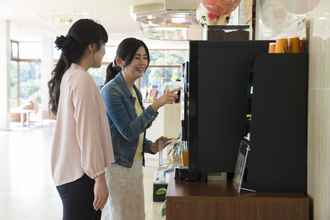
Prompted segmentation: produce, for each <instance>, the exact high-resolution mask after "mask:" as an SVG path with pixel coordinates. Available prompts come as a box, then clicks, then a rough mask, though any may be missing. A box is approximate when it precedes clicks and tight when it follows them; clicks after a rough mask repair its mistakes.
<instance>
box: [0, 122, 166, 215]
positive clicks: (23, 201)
mask: <svg viewBox="0 0 330 220" xmlns="http://www.w3.org/2000/svg"><path fill="white" fill-rule="evenodd" d="M51 135H52V128H51V127H44V128H35V129H20V130H14V131H0V220H60V219H61V210H62V207H61V201H60V199H59V197H58V194H57V192H56V191H55V187H54V185H53V182H52V179H51V176H50V163H49V155H50V141H51ZM149 164H157V162H152V161H151V163H150V162H149ZM155 169H156V166H155V165H154V166H149V167H147V168H145V169H144V173H145V178H144V181H145V198H146V215H147V218H146V219H147V220H160V219H161V218H160V206H161V204H159V203H153V202H152V177H153V172H154V171H155Z"/></svg>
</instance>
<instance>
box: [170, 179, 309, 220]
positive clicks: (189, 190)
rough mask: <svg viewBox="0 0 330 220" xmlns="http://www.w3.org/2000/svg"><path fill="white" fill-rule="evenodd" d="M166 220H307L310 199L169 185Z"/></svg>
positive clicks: (208, 186) (218, 187)
mask: <svg viewBox="0 0 330 220" xmlns="http://www.w3.org/2000/svg"><path fill="white" fill-rule="evenodd" d="M166 219H167V220H218V219H219V220H308V219H309V199H308V197H307V196H305V195H303V194H278V193H277V194H258V193H245V192H243V193H241V194H238V193H237V192H235V190H234V189H233V187H232V186H231V185H230V184H225V183H214V184H212V183H210V184H203V183H182V182H176V181H174V180H173V181H171V182H170V183H169V185H168V190H167V200H166Z"/></svg>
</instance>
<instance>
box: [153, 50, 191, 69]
mask: <svg viewBox="0 0 330 220" xmlns="http://www.w3.org/2000/svg"><path fill="white" fill-rule="evenodd" d="M187 57H188V50H150V65H179V64H182V63H184V62H185V60H187Z"/></svg>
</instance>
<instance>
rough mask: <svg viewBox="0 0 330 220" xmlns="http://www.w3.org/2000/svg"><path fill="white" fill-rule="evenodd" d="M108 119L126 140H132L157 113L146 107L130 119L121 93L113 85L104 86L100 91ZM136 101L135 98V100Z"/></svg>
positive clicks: (145, 127) (143, 130) (144, 129)
mask: <svg viewBox="0 0 330 220" xmlns="http://www.w3.org/2000/svg"><path fill="white" fill-rule="evenodd" d="M101 94H102V96H103V100H104V101H105V106H106V110H107V116H108V118H109V120H111V121H112V122H113V124H114V125H115V126H116V128H117V130H118V131H119V133H120V134H121V135H122V137H123V138H124V139H126V140H127V141H132V140H134V139H136V138H138V137H139V135H140V134H141V133H142V132H145V131H146V129H147V128H148V126H149V125H150V123H151V122H152V121H153V120H154V119H155V118H156V116H157V115H158V113H157V112H156V111H154V110H153V109H152V107H150V106H149V107H148V108H147V109H145V110H144V111H143V113H142V114H141V115H139V116H138V117H136V118H135V119H134V120H130V119H129V118H130V117H128V116H127V115H125V114H128V111H127V109H126V108H125V104H124V101H123V97H122V94H121V93H120V92H118V91H117V90H116V89H115V88H113V87H104V88H103V89H102V91H101ZM136 101H137V100H136Z"/></svg>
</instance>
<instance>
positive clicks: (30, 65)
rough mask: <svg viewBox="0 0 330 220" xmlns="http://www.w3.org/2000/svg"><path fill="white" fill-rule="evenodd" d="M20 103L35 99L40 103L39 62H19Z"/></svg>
mask: <svg viewBox="0 0 330 220" xmlns="http://www.w3.org/2000/svg"><path fill="white" fill-rule="evenodd" d="M19 68H20V74H19V80H20V94H19V98H20V104H24V103H25V102H26V101H30V100H36V101H37V102H38V103H41V97H40V94H39V90H40V84H41V81H40V80H41V73H40V63H38V62H20V66H19Z"/></svg>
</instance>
